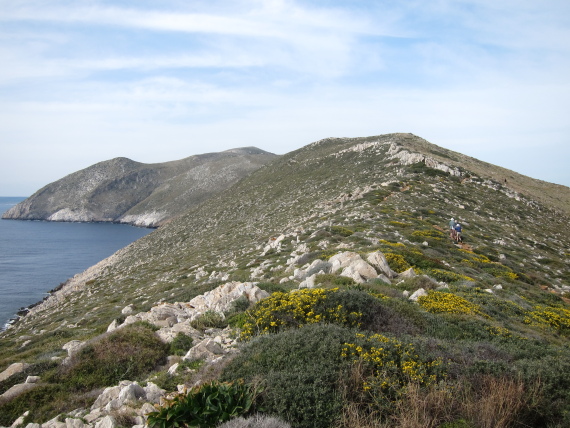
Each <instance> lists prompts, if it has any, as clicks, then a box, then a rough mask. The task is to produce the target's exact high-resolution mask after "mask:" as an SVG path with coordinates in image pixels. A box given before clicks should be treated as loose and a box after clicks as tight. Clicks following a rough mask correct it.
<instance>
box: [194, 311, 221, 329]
mask: <svg viewBox="0 0 570 428" xmlns="http://www.w3.org/2000/svg"><path fill="white" fill-rule="evenodd" d="M190 325H191V326H192V327H194V328H195V329H196V330H202V331H203V330H205V329H207V328H225V327H227V326H228V322H227V321H226V320H225V319H224V317H223V316H222V315H221V314H219V313H218V312H216V311H206V312H204V313H203V314H202V315H201V316H199V317H198V318H196V319H195V320H193V321H192V322H191V323H190Z"/></svg>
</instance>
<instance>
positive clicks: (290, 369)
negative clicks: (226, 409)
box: [222, 323, 355, 428]
mask: <svg viewBox="0 0 570 428" xmlns="http://www.w3.org/2000/svg"><path fill="white" fill-rule="evenodd" d="M354 334H355V333H354V331H353V330H351V329H349V328H347V327H344V326H339V325H334V324H322V323H319V324H309V325H305V326H303V327H301V328H296V329H290V330H286V331H283V332H280V333H277V334H271V335H262V336H258V337H256V338H254V339H253V340H251V341H250V342H248V343H247V344H246V345H245V346H244V347H243V348H242V351H241V352H240V354H239V355H238V356H237V357H236V358H234V359H233V360H232V361H231V362H230V363H229V365H228V366H227V367H226V368H225V369H224V372H223V374H222V380H225V381H235V380H238V379H243V380H244V381H245V382H251V381H253V380H254V379H260V380H261V381H262V382H263V385H264V386H265V389H264V392H263V393H262V394H261V396H260V399H261V401H260V406H261V407H263V408H264V411H265V412H266V413H267V414H271V415H276V416H279V417H280V418H282V419H284V420H287V421H289V422H290V423H291V424H292V425H293V426H296V427H300V428H328V427H330V426H333V425H334V424H333V422H334V421H336V420H337V419H338V417H339V416H340V410H341V408H342V402H341V400H340V395H339V393H338V382H339V379H340V377H341V374H342V373H343V371H345V370H346V369H347V368H348V363H349V362H348V361H347V360H346V359H343V358H342V357H341V352H342V348H343V344H344V343H347V342H349V341H351V340H352V339H353V338H354Z"/></svg>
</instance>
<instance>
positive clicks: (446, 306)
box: [418, 290, 486, 316]
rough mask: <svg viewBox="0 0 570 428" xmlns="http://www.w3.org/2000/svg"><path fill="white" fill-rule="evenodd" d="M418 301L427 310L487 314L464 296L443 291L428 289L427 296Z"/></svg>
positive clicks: (435, 312)
mask: <svg viewBox="0 0 570 428" xmlns="http://www.w3.org/2000/svg"><path fill="white" fill-rule="evenodd" d="M418 303H419V304H420V306H421V307H423V308H424V309H425V310H426V311H428V312H431V313H434V314H438V313H447V314H465V315H481V316H486V315H485V314H484V313H483V312H482V311H481V308H480V307H479V305H476V304H474V303H471V302H470V301H469V300H466V299H464V298H463V297H460V296H457V295H455V294H452V293H445V292H441V291H434V290H430V291H428V294H427V296H421V297H420V298H418Z"/></svg>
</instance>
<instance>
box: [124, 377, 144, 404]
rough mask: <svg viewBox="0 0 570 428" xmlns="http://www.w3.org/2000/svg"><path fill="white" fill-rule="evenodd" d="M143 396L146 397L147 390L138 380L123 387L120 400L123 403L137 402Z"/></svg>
mask: <svg viewBox="0 0 570 428" xmlns="http://www.w3.org/2000/svg"><path fill="white" fill-rule="evenodd" d="M141 398H146V392H145V390H144V389H143V387H142V386H140V385H139V384H138V383H137V382H133V383H131V384H129V385H126V386H125V387H123V388H122V389H121V392H120V393H119V397H118V400H119V401H120V402H121V405H124V404H125V403H127V402H136V401H138V400H139V399H141Z"/></svg>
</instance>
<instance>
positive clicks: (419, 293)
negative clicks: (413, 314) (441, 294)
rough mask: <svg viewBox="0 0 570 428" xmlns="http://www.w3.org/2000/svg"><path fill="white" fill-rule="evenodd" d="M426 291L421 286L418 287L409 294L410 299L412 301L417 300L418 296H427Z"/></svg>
mask: <svg viewBox="0 0 570 428" xmlns="http://www.w3.org/2000/svg"><path fill="white" fill-rule="evenodd" d="M427 295H428V293H427V291H426V290H424V289H423V288H420V289H418V290H416V291H414V292H413V293H412V295H411V296H410V300H411V301H413V302H417V301H418V299H419V298H420V297H423V296H427Z"/></svg>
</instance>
